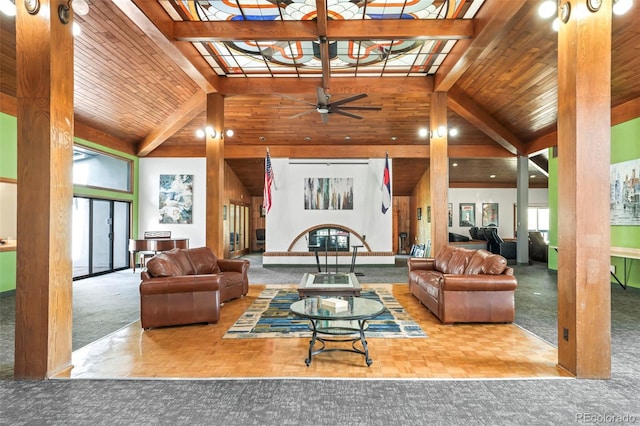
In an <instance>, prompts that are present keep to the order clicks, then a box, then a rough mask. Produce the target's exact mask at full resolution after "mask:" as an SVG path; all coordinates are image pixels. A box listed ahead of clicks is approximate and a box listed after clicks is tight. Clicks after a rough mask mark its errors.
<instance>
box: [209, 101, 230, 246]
mask: <svg viewBox="0 0 640 426" xmlns="http://www.w3.org/2000/svg"><path fill="white" fill-rule="evenodd" d="M207 126H208V127H211V128H212V129H213V130H214V131H215V136H213V137H212V135H210V134H209V132H206V133H207V135H206V138H207V142H206V151H207V218H206V228H207V236H206V240H207V247H209V248H210V249H211V250H213V252H214V253H215V254H216V255H217V256H218V257H220V258H223V257H224V242H225V235H224V221H223V214H222V208H223V206H224V96H222V95H221V94H219V93H210V94H208V95H207ZM229 216H231V215H229Z"/></svg>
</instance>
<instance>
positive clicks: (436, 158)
mask: <svg viewBox="0 0 640 426" xmlns="http://www.w3.org/2000/svg"><path fill="white" fill-rule="evenodd" d="M430 122H431V123H430V125H429V127H430V128H429V131H430V132H431V139H430V140H429V150H430V156H431V162H430V164H429V171H430V176H431V179H430V190H431V256H432V257H433V256H435V255H436V254H437V253H438V252H439V251H440V249H441V248H442V247H444V246H446V245H447V244H449V207H448V200H449V155H448V153H447V148H448V144H447V142H448V133H447V94H446V92H434V93H433V94H432V95H431V114H430ZM438 129H440V131H441V132H442V134H440V133H439V132H438ZM425 213H426V212H425Z"/></svg>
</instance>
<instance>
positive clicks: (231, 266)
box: [218, 259, 249, 275]
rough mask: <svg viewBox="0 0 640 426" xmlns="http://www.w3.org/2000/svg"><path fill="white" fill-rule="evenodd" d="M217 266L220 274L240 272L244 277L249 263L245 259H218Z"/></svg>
mask: <svg viewBox="0 0 640 426" xmlns="http://www.w3.org/2000/svg"><path fill="white" fill-rule="evenodd" d="M218 266H219V267H220V270H221V271H222V272H240V273H241V274H243V275H246V273H247V271H248V270H249V261H248V260H246V259H218Z"/></svg>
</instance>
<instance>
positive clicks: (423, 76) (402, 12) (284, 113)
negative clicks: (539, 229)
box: [0, 0, 640, 196]
mask: <svg viewBox="0 0 640 426" xmlns="http://www.w3.org/2000/svg"><path fill="white" fill-rule="evenodd" d="M575 1H578V2H581V1H582V2H583V1H584V0H575ZM575 1H574V2H575ZM52 2H54V0H52ZM20 3H21V2H20ZM88 3H89V8H90V9H89V13H88V14H87V15H85V16H75V18H74V19H75V20H76V22H77V23H78V24H80V27H81V29H82V32H81V34H80V35H78V36H76V38H75V76H74V81H75V98H74V101H75V119H76V135H77V136H79V137H83V138H85V139H89V140H92V141H94V142H97V143H100V144H102V145H105V146H109V147H112V148H115V149H119V150H121V151H125V152H128V153H132V154H136V155H138V156H141V157H142V156H154V157H159V156H165V157H194V156H200V157H202V156H204V155H205V140H204V139H203V138H198V137H197V136H196V130H197V129H201V128H204V127H205V126H206V125H207V123H206V112H205V109H206V97H207V93H219V94H221V95H223V96H224V128H225V129H233V131H234V132H235V133H234V135H233V136H232V137H225V140H224V143H225V159H226V161H227V163H228V164H229V166H230V168H231V169H232V170H233V171H234V173H235V174H236V175H237V176H238V178H239V179H240V180H241V181H242V182H243V184H244V185H245V186H246V187H247V189H248V190H249V191H250V192H251V194H252V195H255V196H259V195H261V194H262V182H263V171H264V157H265V153H266V148H267V147H269V149H270V152H271V156H272V157H291V158H367V157H384V155H385V153H387V152H388V153H389V157H390V158H392V159H393V169H394V170H393V174H392V183H393V191H394V195H409V194H411V191H412V190H413V189H414V188H415V185H416V183H417V181H418V179H419V178H420V177H421V175H422V174H423V173H424V172H425V171H426V170H427V169H428V167H429V138H428V137H426V138H425V137H421V136H420V135H419V134H418V131H419V129H420V128H427V127H428V124H429V112H430V96H431V93H432V92H434V91H444V92H447V93H448V114H447V115H448V117H447V119H448V126H449V128H450V129H452V128H455V129H456V130H457V131H458V134H457V135H456V136H449V138H448V143H449V157H450V163H451V164H450V168H449V170H450V172H449V173H450V186H451V187H482V186H493V187H515V185H516V155H518V154H519V155H526V156H529V157H530V160H531V161H530V162H529V163H530V167H529V169H530V170H529V171H530V175H535V177H532V178H530V186H531V187H546V185H547V178H546V174H545V171H546V161H547V160H546V158H544V156H541V155H538V154H539V152H541V151H542V150H543V149H544V148H548V147H551V146H554V145H556V133H555V132H556V120H557V80H558V75H557V37H558V34H557V33H556V32H554V31H553V30H552V29H551V20H543V19H541V18H539V17H538V15H537V8H538V6H539V4H540V3H541V0H410V1H398V0H394V1H380V0H378V1H355V0H334V1H329V0H306V1H304V0H288V1H284V0H271V1H267V0H251V1H249V0H228V1H224V2H222V1H197V2H194V1H188V2H187V1H177V0H161V1H155V0H91V1H88ZM0 16H1V18H0V19H1V21H0V25H1V28H0V30H1V33H0V35H1V51H0V55H1V59H2V63H1V67H0V92H1V95H2V96H1V97H0V100H1V101H2V108H1V110H2V111H4V112H9V113H11V112H12V111H13V110H15V106H13V105H15V96H16V59H15V58H16V41H15V33H16V29H15V18H11V17H7V16H4V15H0ZM639 18H640V6H639V5H637V4H636V5H635V6H634V7H633V8H632V9H631V11H630V12H629V13H627V14H626V15H624V16H614V17H613V30H612V31H613V34H612V35H613V37H612V87H611V95H612V122H613V123H614V124H616V123H618V122H622V121H626V120H628V119H631V118H635V117H637V116H640V102H639V101H638V100H639V99H640V78H638V75H640V55H639V54H638V49H639V48H640V27H639V26H638V25H637V22H638V20H639ZM318 88H321V91H322V92H323V93H324V94H326V95H328V97H327V98H325V99H324V100H325V101H326V102H336V101H337V102H338V103H340V101H341V100H343V99H345V98H350V97H352V96H356V95H358V94H361V93H364V94H366V95H367V96H366V97H363V98H361V99H356V100H353V101H352V102H348V103H345V104H342V105H341V106H343V107H344V106H346V107H380V110H376V109H372V108H369V109H360V108H356V109H351V108H344V110H343V111H346V112H347V113H350V114H356V115H358V116H360V117H361V119H357V118H353V117H350V116H347V115H349V114H347V115H343V114H341V113H340V112H338V111H334V110H331V111H330V113H329V114H327V115H325V116H324V117H323V114H321V113H320V112H318V111H317V110H316V104H318V103H319V101H320V99H319V96H318ZM305 113H306V114H305ZM325 119H326V120H325ZM594 119H597V117H595V118H594ZM325 121H326V123H325ZM454 163H455V164H457V166H454ZM491 175H495V177H493V178H490V176H491Z"/></svg>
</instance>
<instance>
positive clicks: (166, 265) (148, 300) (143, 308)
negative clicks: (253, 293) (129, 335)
mask: <svg viewBox="0 0 640 426" xmlns="http://www.w3.org/2000/svg"><path fill="white" fill-rule="evenodd" d="M248 270H249V261H248V260H229V259H218V258H217V257H216V255H215V254H214V253H213V251H211V249H210V248H208V247H199V248H193V249H173V250H170V251H166V252H163V253H160V254H157V255H156V256H154V257H152V258H151V259H149V260H148V261H147V264H146V268H145V269H144V270H143V271H142V273H141V274H140V277H141V279H142V280H141V282H140V322H141V324H142V327H143V328H151V327H162V326H168V325H181V324H195V323H216V322H218V319H219V318H220V305H221V303H223V302H225V301H227V300H231V299H235V298H237V297H241V296H243V295H246V294H247V292H248V291H249V279H248V278H247V271H248Z"/></svg>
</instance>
